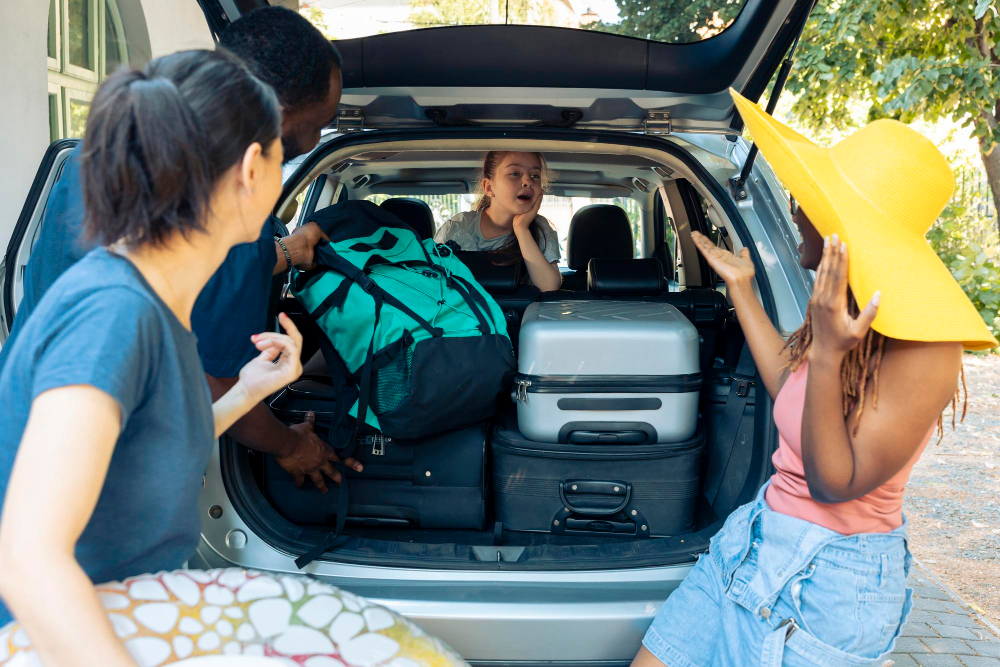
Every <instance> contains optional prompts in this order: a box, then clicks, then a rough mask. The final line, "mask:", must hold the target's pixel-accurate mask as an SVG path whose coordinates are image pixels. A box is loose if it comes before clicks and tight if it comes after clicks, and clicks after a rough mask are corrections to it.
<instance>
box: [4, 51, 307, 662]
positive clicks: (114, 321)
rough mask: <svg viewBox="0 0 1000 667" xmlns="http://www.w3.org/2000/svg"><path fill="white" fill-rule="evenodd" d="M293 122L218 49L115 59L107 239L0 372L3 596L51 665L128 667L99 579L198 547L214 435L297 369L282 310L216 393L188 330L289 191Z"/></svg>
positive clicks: (105, 192)
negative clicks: (285, 129)
mask: <svg viewBox="0 0 1000 667" xmlns="http://www.w3.org/2000/svg"><path fill="white" fill-rule="evenodd" d="M280 128H281V113H280V107H279V105H278V101H277V99H276V98H275V95H274V92H273V91H272V90H271V89H270V88H269V87H268V86H266V85H264V84H263V83H261V82H260V81H259V80H258V79H257V78H255V77H254V76H253V75H252V74H251V73H250V72H249V71H248V70H247V69H246V68H245V66H244V65H243V64H241V63H240V62H239V61H238V60H237V59H235V58H234V57H232V56H229V55H226V54H224V53H218V52H210V51H187V52H182V53H177V54H174V55H170V56H166V57H164V58H159V59H157V60H154V61H152V62H151V63H149V65H147V67H146V68H145V70H144V71H141V72H139V71H120V72H118V73H116V74H114V75H112V76H111V77H109V78H108V79H107V81H105V83H104V84H103V85H102V86H101V88H100V89H99V90H98V92H97V95H96V96H95V98H94V101H93V105H92V108H91V113H90V117H89V119H88V125H87V135H86V139H85V140H84V148H83V169H82V171H83V174H84V177H83V180H84V182H83V189H84V193H85V194H84V196H85V204H86V218H85V224H86V227H87V230H88V233H89V235H90V236H91V237H92V238H97V239H101V240H103V242H105V243H107V245H104V246H102V247H98V248H97V249H95V250H93V251H91V252H90V253H89V254H88V255H87V256H86V257H84V258H83V259H82V260H80V261H79V262H78V263H76V264H75V265H74V266H73V267H72V268H71V269H69V270H68V271H67V272H66V273H65V274H63V275H62V276H61V277H60V278H59V279H58V280H57V281H56V282H55V283H54V284H53V285H52V287H51V288H50V289H49V290H48V291H47V292H46V293H45V295H44V297H43V298H42V300H41V301H40V302H39V304H38V306H37V308H36V310H35V311H34V312H33V313H32V316H31V317H30V318H29V319H28V320H27V321H26V322H25V323H24V330H23V331H22V334H23V335H21V336H19V337H18V339H17V340H16V341H15V342H14V343H13V345H14V349H13V350H12V354H11V355H10V356H9V358H8V360H7V363H6V364H5V365H4V367H3V371H2V375H0V424H2V426H0V499H2V505H0V562H2V563H3V567H2V568H0V595H2V596H3V600H4V603H5V604H7V605H8V606H9V607H10V609H11V611H12V612H13V614H15V615H16V616H17V618H18V620H19V621H20V622H21V624H22V626H23V628H24V629H25V631H26V632H27V633H28V634H29V635H30V638H31V641H32V642H33V644H34V645H35V648H36V649H37V651H38V653H39V656H40V657H41V658H42V660H43V662H45V663H46V664H58V665H75V664H81V665H82V664H93V660H94V657H95V656H100V658H99V662H100V664H102V665H130V664H134V663H133V662H132V660H131V658H130V657H129V654H128V653H127V652H126V650H125V648H124V647H123V645H122V644H121V643H120V642H119V641H118V640H117V638H116V636H115V632H114V631H113V629H112V626H111V624H110V623H109V621H108V618H107V616H106V615H105V612H104V611H103V609H102V607H101V605H100V603H99V601H98V597H97V595H96V593H95V592H94V589H93V587H92V585H91V584H92V582H104V581H112V580H121V579H123V578H125V577H129V576H132V575H137V574H141V573H145V572H155V571H158V570H168V569H174V568H177V567H179V566H181V565H182V564H183V563H184V562H185V561H186V560H187V559H188V558H189V557H190V556H191V555H192V554H193V553H194V550H195V547H196V546H197V543H198V539H199V535H200V520H199V519H200V518H199V516H198V512H197V497H198V492H199V490H200V488H201V480H202V475H203V473H204V471H205V467H206V465H207V463H208V459H209V455H210V452H211V448H212V445H213V442H214V439H215V438H216V437H217V436H218V435H219V434H221V433H222V432H224V431H225V430H226V429H227V428H229V426H230V425H232V424H233V422H234V421H236V420H237V419H238V418H239V417H240V416H241V415H243V414H244V413H246V411H247V410H249V409H250V408H251V407H252V406H253V405H254V404H255V403H257V402H259V401H261V400H262V399H263V398H264V397H265V396H267V395H268V394H270V393H272V392H273V391H275V390H277V389H278V388H279V387H281V386H284V385H286V384H287V383H288V382H290V381H291V380H293V379H294V378H296V377H297V376H298V375H299V374H300V372H301V366H300V361H299V349H300V346H301V337H300V335H299V333H298V331H296V329H295V327H294V326H293V325H292V324H291V322H290V320H289V319H288V318H287V317H285V316H284V315H282V316H281V323H282V325H283V326H284V327H285V329H286V331H287V332H288V333H287V335H284V334H279V333H264V334H259V335H256V336H254V342H255V345H256V347H257V349H258V350H259V351H260V355H259V356H258V357H257V358H256V359H254V360H253V361H251V362H250V363H248V364H247V365H246V366H245V367H244V368H243V369H242V371H240V379H239V382H237V383H236V386H235V387H233V389H232V390H231V391H229V392H228V393H227V394H225V395H224V396H222V397H221V398H220V399H219V400H218V401H217V402H216V403H215V404H214V405H213V404H212V401H211V397H210V394H209V389H208V385H207V383H206V380H205V375H204V371H203V370H202V366H201V362H200V361H199V357H198V348H197V341H196V339H195V336H194V334H193V333H192V332H191V312H192V308H193V307H194V303H195V300H196V299H197V297H198V294H199V293H200V292H201V291H202V288H203V287H204V286H205V284H206V283H207V282H208V280H209V278H210V277H211V276H212V275H213V273H215V271H216V269H218V267H219V266H220V264H221V263H222V262H223V260H224V259H225V258H226V255H227V253H228V252H229V250H230V248H232V247H233V246H235V245H237V244H240V243H246V242H250V241H254V240H256V239H257V238H258V236H259V235H260V229H261V226H262V224H263V222H264V219H265V218H266V217H267V216H268V214H269V213H270V212H271V209H272V208H273V206H274V204H275V202H276V201H277V198H278V195H279V193H280V190H281V161H282V148H281V141H280ZM9 619H10V614H9V613H8V612H7V610H6V609H5V608H4V607H3V606H0V626H3V625H4V624H5V623H6V622H7V621H8V620H9Z"/></svg>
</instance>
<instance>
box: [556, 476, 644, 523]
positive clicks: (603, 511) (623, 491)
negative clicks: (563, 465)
mask: <svg viewBox="0 0 1000 667" xmlns="http://www.w3.org/2000/svg"><path fill="white" fill-rule="evenodd" d="M567 492H569V493H585V494H588V495H600V496H613V497H622V498H623V500H622V501H621V504H619V505H618V506H617V507H594V506H589V507H584V506H580V505H574V504H573V503H571V502H570V501H569V498H567V496H566V494H567ZM559 498H560V499H561V500H562V502H563V505H564V506H565V507H566V509H568V510H569V511H571V512H573V513H574V514H583V515H584V516H611V515H613V514H618V513H619V512H621V511H622V510H623V509H625V508H626V507H627V506H628V503H629V501H630V500H631V499H632V485H631V484H626V483H625V482H602V481H594V480H592V479H580V480H573V479H568V480H566V481H564V482H559Z"/></svg>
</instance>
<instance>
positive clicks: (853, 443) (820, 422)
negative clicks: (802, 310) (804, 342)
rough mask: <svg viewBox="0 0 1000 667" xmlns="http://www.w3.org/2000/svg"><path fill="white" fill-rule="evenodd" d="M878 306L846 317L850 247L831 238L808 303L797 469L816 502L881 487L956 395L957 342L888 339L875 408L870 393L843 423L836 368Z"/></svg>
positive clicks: (843, 499) (852, 496) (833, 500)
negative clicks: (809, 319) (860, 412)
mask: <svg viewBox="0 0 1000 667" xmlns="http://www.w3.org/2000/svg"><path fill="white" fill-rule="evenodd" d="M878 302H879V298H878V296H877V295H876V297H875V298H873V300H872V302H870V303H869V304H868V305H867V306H866V307H865V309H864V310H863V311H862V312H861V314H860V315H859V316H858V318H857V319H854V318H853V317H851V316H850V315H849V314H848V311H847V249H846V246H844V244H842V243H840V242H839V239H837V237H836V236H834V237H833V239H832V241H831V242H829V243H828V244H827V246H826V247H825V248H824V251H823V262H822V263H821V264H820V267H819V272H818V274H817V277H816V286H815V288H814V290H813V296H812V298H811V299H810V308H811V311H812V316H813V343H812V346H811V348H810V350H809V353H808V358H809V379H808V381H807V383H806V401H805V411H804V413H803V415H802V463H803V466H804V468H805V477H806V482H807V483H808V485H809V492H810V494H811V495H812V497H813V498H814V499H815V500H817V501H819V502H825V503H839V502H846V501H849V500H854V499H856V498H860V497H861V496H863V495H865V494H867V493H870V492H872V491H874V490H875V489H877V488H878V487H879V486H881V485H882V484H885V483H886V482H887V481H888V480H890V479H891V478H892V477H893V476H894V475H896V473H898V472H899V471H900V470H902V468H903V466H905V465H906V464H907V463H908V462H909V461H910V459H912V458H913V456H914V454H915V453H916V451H917V448H918V447H919V446H920V444H921V443H922V442H923V440H924V438H925V437H926V436H927V432H928V431H929V430H930V429H931V427H932V426H933V425H934V423H935V422H937V420H938V416H939V415H940V414H941V412H942V410H944V409H945V407H947V405H948V403H949V402H950V401H951V399H952V397H953V396H954V394H955V388H956V385H957V379H958V374H959V370H960V367H961V363H962V346H961V344H960V343H957V342H944V343H922V342H914V341H902V340H895V339H889V340H887V341H886V344H885V351H884V354H883V357H882V362H881V369H880V372H879V387H878V395H879V397H878V408H877V409H876V407H875V399H874V392H873V391H872V390H871V389H872V388H871V387H869V390H868V391H866V392H865V406H864V410H863V417H862V418H861V419H860V421H859V420H858V419H857V417H856V413H852V415H851V416H850V418H849V419H848V420H847V421H846V422H845V420H844V414H843V412H842V403H841V391H842V385H841V378H840V366H841V362H842V361H843V359H844V356H845V355H846V354H847V352H848V351H850V350H851V349H853V348H854V347H855V346H856V345H857V344H858V343H859V342H860V341H861V340H863V339H864V337H865V336H866V335H867V333H868V330H869V328H870V327H871V323H872V321H874V319H875V315H876V312H877V310H878ZM855 427H857V433H856V434H855V433H854V429H855Z"/></svg>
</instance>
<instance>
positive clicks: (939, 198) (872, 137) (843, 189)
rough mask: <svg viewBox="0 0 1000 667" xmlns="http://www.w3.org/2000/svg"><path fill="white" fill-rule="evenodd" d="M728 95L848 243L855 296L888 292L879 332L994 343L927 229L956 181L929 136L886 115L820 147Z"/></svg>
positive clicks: (801, 197)
mask: <svg viewBox="0 0 1000 667" xmlns="http://www.w3.org/2000/svg"><path fill="white" fill-rule="evenodd" d="M730 93H731V94H732V96H733V99H734V100H735V101H736V107H737V109H738V110H739V112H740V116H741V117H742V118H743V120H744V122H745V123H746V124H747V127H748V128H749V129H750V134H751V135H752V136H753V140H754V142H755V143H756V144H757V146H758V147H759V148H760V152H761V153H763V155H764V157H765V158H766V159H767V161H768V163H769V164H770V165H771V167H772V168H773V169H774V171H775V173H776V174H777V176H778V178H779V179H780V180H781V182H782V183H783V184H784V185H785V187H786V188H788V190H789V192H791V194H792V196H793V197H795V199H796V201H797V202H798V203H799V205H800V206H801V207H802V210H803V211H804V212H805V214H806V215H807V216H808V217H809V220H810V221H811V222H812V223H813V225H814V226H815V227H816V229H817V230H818V231H819V233H820V234H822V235H823V236H832V235H833V234H837V235H838V236H839V237H840V238H841V239H842V240H843V241H845V242H846V243H847V248H848V253H849V254H848V283H849V284H850V287H851V291H852V292H853V293H854V298H855V299H856V300H857V302H858V304H859V305H860V306H861V307H864V305H865V304H866V303H868V301H869V299H871V298H872V296H873V295H874V294H875V292H876V291H881V292H882V299H881V303H880V304H879V309H878V315H877V316H876V317H875V322H874V323H873V324H872V328H873V329H875V331H878V332H879V333H881V334H883V335H885V336H888V337H890V338H897V339H900V340H913V341H956V342H961V343H962V344H963V345H964V346H965V349H967V350H987V349H990V348H993V347H996V346H997V340H996V338H994V337H993V335H992V334H991V333H990V330H989V329H988V328H987V326H986V323H985V322H984V321H983V318H982V317H980V315H979V312H978V311H977V310H976V308H975V306H973V305H972V302H971V301H969V299H968V297H967V296H966V295H965V292H963V291H962V288H961V287H960V286H959V285H958V283H957V282H956V281H955V279H954V278H953V277H952V275H951V273H950V272H949V271H948V268H947V267H946V266H945V265H944V263H943V262H942V261H941V260H940V259H939V258H938V256H937V254H936V253H935V252H934V250H933V248H931V246H930V244H929V243H928V242H927V239H926V238H925V236H924V235H925V234H926V233H927V230H928V229H929V228H930V226H931V225H932V224H934V221H935V220H937V217H938V215H940V213H941V211H942V210H943V209H944V207H945V205H947V203H948V201H949V200H950V199H951V196H952V193H953V192H954V189H955V178H954V175H953V174H952V172H951V168H950V167H949V166H948V162H947V161H946V160H945V158H944V156H943V155H941V152H940V151H939V150H938V149H937V147H936V146H934V144H932V143H931V142H930V140H928V139H927V138H926V137H924V136H922V135H921V134H919V133H918V132H916V131H915V130H913V129H911V128H909V127H907V126H906V125H904V124H903V123H900V122H898V121H895V120H888V119H886V120H877V121H875V122H873V123H871V124H870V125H868V126H867V127H864V128H862V129H860V130H858V131H857V132H855V133H854V134H852V135H851V136H849V137H847V138H846V139H844V140H843V141H841V142H840V143H838V144H836V145H835V146H832V147H830V148H823V147H821V146H818V145H816V144H815V143H813V142H812V141H810V140H809V139H806V138H805V137H803V136H802V135H801V134H799V133H797V132H795V131H794V130H792V129H791V128H789V127H786V126H785V125H783V124H782V123H780V122H778V121H776V120H775V119H774V118H772V117H771V116H769V115H768V114H767V113H766V112H765V111H764V110H763V109H761V108H760V107H759V106H757V105H756V104H754V103H753V102H751V101H750V100H748V99H746V98H744V97H743V96H742V95H740V94H739V93H737V92H736V91H735V90H730Z"/></svg>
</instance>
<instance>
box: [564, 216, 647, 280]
mask: <svg viewBox="0 0 1000 667" xmlns="http://www.w3.org/2000/svg"><path fill="white" fill-rule="evenodd" d="M566 245H567V248H566V254H567V255H568V260H569V268H570V269H572V270H574V271H583V270H585V269H586V268H587V263H588V262H590V260H592V259H594V258H595V257H599V258H602V259H603V258H605V257H610V258H617V259H631V258H632V257H633V255H634V254H635V246H634V245H633V241H632V225H630V224H629V221H628V214H626V213H625V210H624V209H623V208H622V207H620V206H615V205H614V204H591V205H590V206H584V207H583V208H581V209H580V210H579V211H577V212H576V214H575V215H574V216H573V221H572V222H570V223H569V237H568V239H567V242H566Z"/></svg>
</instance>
